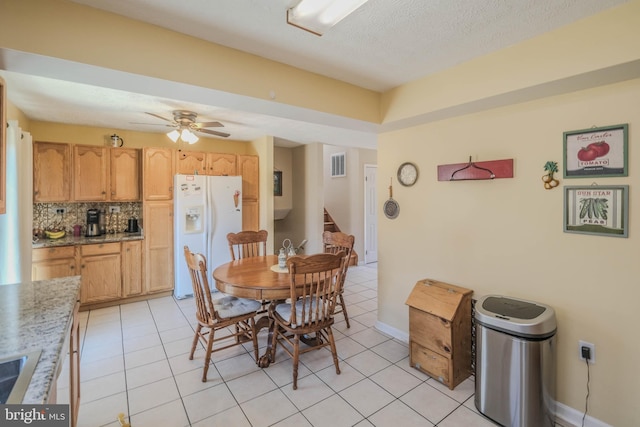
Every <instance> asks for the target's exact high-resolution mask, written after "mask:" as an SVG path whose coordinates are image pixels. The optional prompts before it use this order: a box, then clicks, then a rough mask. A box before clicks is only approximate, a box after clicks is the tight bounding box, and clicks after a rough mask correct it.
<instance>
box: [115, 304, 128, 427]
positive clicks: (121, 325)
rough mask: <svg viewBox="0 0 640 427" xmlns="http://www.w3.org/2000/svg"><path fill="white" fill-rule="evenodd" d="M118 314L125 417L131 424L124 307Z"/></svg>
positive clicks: (120, 307) (119, 309)
mask: <svg viewBox="0 0 640 427" xmlns="http://www.w3.org/2000/svg"><path fill="white" fill-rule="evenodd" d="M118 313H119V314H120V336H121V337H122V344H121V345H122V366H123V367H124V391H125V397H126V402H127V408H126V412H124V415H125V417H126V419H127V420H129V423H131V415H130V414H131V404H130V403H129V385H128V382H127V359H126V358H125V356H124V325H123V324H122V305H119V306H118Z"/></svg>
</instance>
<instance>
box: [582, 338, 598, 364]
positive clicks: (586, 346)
mask: <svg viewBox="0 0 640 427" xmlns="http://www.w3.org/2000/svg"><path fill="white" fill-rule="evenodd" d="M587 352H588V353H589V354H588V356H589V364H591V365H593V364H594V363H596V345H595V344H592V343H590V342H586V341H578V357H580V360H582V361H584V360H586V357H585V356H586V353H587Z"/></svg>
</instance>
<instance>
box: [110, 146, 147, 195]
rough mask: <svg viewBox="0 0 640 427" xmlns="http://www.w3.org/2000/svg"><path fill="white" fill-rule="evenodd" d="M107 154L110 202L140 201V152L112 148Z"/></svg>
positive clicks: (133, 149) (132, 149) (137, 150)
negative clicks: (109, 165) (109, 172)
mask: <svg viewBox="0 0 640 427" xmlns="http://www.w3.org/2000/svg"><path fill="white" fill-rule="evenodd" d="M109 154H110V155H109V162H110V164H111V177H110V180H111V200H113V201H119V202H120V201H122V202H124V201H136V200H140V150H139V149H136V148H112V149H110V152H109Z"/></svg>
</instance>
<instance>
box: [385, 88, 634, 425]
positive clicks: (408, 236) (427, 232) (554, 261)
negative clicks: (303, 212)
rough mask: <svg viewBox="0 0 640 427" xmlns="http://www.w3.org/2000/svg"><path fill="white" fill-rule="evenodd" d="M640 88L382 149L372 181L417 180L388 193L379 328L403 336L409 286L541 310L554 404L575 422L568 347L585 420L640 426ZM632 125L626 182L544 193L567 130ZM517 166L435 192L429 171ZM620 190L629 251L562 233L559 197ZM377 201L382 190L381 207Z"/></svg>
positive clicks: (406, 138)
mask: <svg viewBox="0 0 640 427" xmlns="http://www.w3.org/2000/svg"><path fill="white" fill-rule="evenodd" d="M638 99H640V79H636V80H632V81H628V82H624V83H619V84H615V85H609V86H604V87H599V88H595V89H591V90H585V91H581V92H576V93H572V94H569V95H562V96H557V97H553V98H548V99H543V100H540V101H533V102H528V103H523V104H518V105H513V106H510V107H505V108H500V109H495V110H491V111H487V112H484V113H478V114H472V115H467V116H462V117H458V118H454V119H449V120H443V121H439V122H436V123H432V124H428V125H422V126H416V127H413V128H408V129H404V130H401V131H396V132H389V133H386V134H384V135H382V136H381V137H380V142H379V150H378V159H379V162H378V165H379V166H378V167H379V171H378V173H379V176H393V175H394V174H395V171H396V168H397V167H398V165H399V164H400V163H402V162H405V161H407V160H412V161H414V162H416V164H417V165H418V167H419V168H420V178H419V180H418V182H417V183H416V185H414V186H413V187H409V188H405V187H402V186H395V187H394V198H395V199H396V200H397V201H398V202H399V204H400V207H401V210H400V216H399V217H398V218H397V219H395V220H388V219H386V218H384V216H382V215H381V216H380V218H381V220H380V221H379V231H380V234H379V242H380V244H379V304H380V309H379V321H380V322H382V323H384V324H387V325H390V326H392V327H393V328H397V329H398V330H400V331H403V332H405V333H408V310H407V306H406V305H405V301H406V298H407V296H408V295H409V292H410V291H411V289H412V288H413V286H414V284H415V283H416V281H417V280H419V279H423V278H433V279H437V280H441V281H444V282H449V283H452V284H456V285H461V286H464V287H468V288H470V289H473V290H474V292H475V293H474V298H478V297H480V296H482V295H486V294H503V295H508V296H512V297H515V298H524V299H528V300H533V301H539V302H542V303H546V304H549V305H551V306H552V307H554V308H555V310H556V314H557V321H558V335H557V336H558V347H557V349H558V353H557V356H558V357H557V362H558V381H557V383H558V396H557V398H558V401H559V402H561V403H562V404H565V405H568V406H570V407H571V408H575V409H576V410H578V411H580V410H582V408H584V399H585V394H586V368H585V364H584V362H581V361H580V360H579V359H578V340H586V341H589V342H592V343H594V344H595V345H596V363H595V364H594V365H593V366H592V367H591V385H590V390H591V394H590V397H589V415H590V416H594V417H596V418H598V419H600V420H602V421H605V422H607V423H608V424H610V425H613V426H617V427H623V426H627V427H632V426H637V425H640V412H639V411H637V409H634V408H637V407H638V401H640V387H639V386H640V382H639V381H638V378H639V376H638V374H637V362H638V357H639V356H638V355H640V340H638V339H637V337H638V331H637V329H638V328H637V323H638V322H637V321H636V320H637V311H638V309H637V304H638V301H639V300H640V286H639V281H638V278H639V277H640V263H639V262H638V254H640V222H639V221H638V216H637V215H636V213H637V212H638V211H639V210H640V187H639V186H637V185H635V184H636V183H637V181H638V179H639V178H640V172H639V171H638V167H637V165H638V162H637V156H636V155H637V153H636V151H635V150H634V148H633V147H634V146H635V141H636V139H635V138H634V129H638V128H640V103H639V102H638ZM620 123H628V124H629V129H630V131H629V132H630V142H629V146H630V149H629V153H630V156H631V157H630V162H629V164H630V166H629V176H628V177H624V178H600V179H598V178H596V179H594V178H583V179H562V174H560V175H559V178H560V180H561V183H560V187H558V188H556V189H553V190H545V189H544V188H543V182H542V181H541V176H542V175H543V173H544V171H543V166H544V164H545V162H546V161H548V160H553V161H557V162H558V164H559V165H560V167H562V146H563V137H562V133H563V132H564V131H570V130H577V129H584V128H588V127H590V126H592V125H599V126H605V125H615V124H620ZM470 155H472V156H473V159H474V160H477V161H482V160H495V159H504V158H513V159H514V164H515V177H514V178H513V179H496V180H493V181H460V182H448V181H447V182H439V181H437V166H438V165H441V164H449V163H464V162H465V161H466V160H467V159H468V157H469V156H470ZM593 182H596V183H597V184H599V185H607V184H628V185H630V196H629V200H630V209H629V213H630V221H629V238H612V237H600V236H589V235H579V234H567V233H563V231H562V215H563V188H562V187H563V186H567V185H591V184H592V183H593ZM383 193H384V191H382V189H379V197H380V198H381V199H382V197H383V195H384V194H383Z"/></svg>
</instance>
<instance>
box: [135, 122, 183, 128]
mask: <svg viewBox="0 0 640 427" xmlns="http://www.w3.org/2000/svg"><path fill="white" fill-rule="evenodd" d="M129 124H131V125H147V126H165V127H170V128H173V127H176V125H174V124H164V123H143V122H129Z"/></svg>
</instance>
